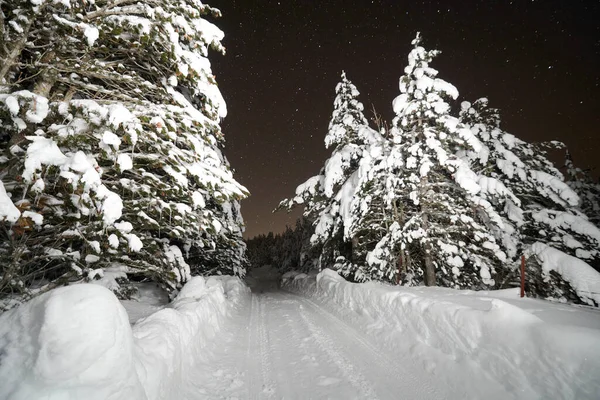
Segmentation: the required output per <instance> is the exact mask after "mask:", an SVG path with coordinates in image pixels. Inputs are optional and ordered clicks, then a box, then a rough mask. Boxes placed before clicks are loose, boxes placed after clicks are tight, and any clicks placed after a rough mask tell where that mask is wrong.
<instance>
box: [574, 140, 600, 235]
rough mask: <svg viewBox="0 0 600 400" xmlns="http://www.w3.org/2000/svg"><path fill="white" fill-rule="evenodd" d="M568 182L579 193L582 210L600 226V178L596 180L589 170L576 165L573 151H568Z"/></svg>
mask: <svg viewBox="0 0 600 400" xmlns="http://www.w3.org/2000/svg"><path fill="white" fill-rule="evenodd" d="M565 156H566V160H565V167H566V169H567V184H568V185H569V187H571V189H573V190H574V191H575V193H577V194H578V195H579V198H580V199H581V205H580V206H581V211H583V213H584V214H585V215H587V217H588V218H589V220H590V222H591V223H593V224H594V225H596V227H597V228H600V180H596V181H594V179H593V178H592V176H591V175H590V173H589V171H585V170H582V169H581V168H578V167H575V164H573V158H572V157H571V153H570V152H569V151H568V150H567V151H566V155H565Z"/></svg>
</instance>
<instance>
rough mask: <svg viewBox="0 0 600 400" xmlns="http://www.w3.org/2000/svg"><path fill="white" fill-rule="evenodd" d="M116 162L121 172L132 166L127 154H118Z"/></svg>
mask: <svg viewBox="0 0 600 400" xmlns="http://www.w3.org/2000/svg"><path fill="white" fill-rule="evenodd" d="M117 164H118V165H119V169H120V170H121V172H123V171H127V170H128V169H131V168H133V162H132V161H131V157H129V154H125V153H121V154H119V156H118V157H117Z"/></svg>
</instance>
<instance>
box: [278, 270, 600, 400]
mask: <svg viewBox="0 0 600 400" xmlns="http://www.w3.org/2000/svg"><path fill="white" fill-rule="evenodd" d="M286 278H287V279H284V287H285V288H286V289H289V290H292V291H295V292H300V293H302V294H305V295H308V296H312V297H316V298H319V299H321V300H323V301H325V303H328V302H333V303H335V304H336V305H337V306H340V307H342V310H345V312H346V315H347V316H349V318H352V319H354V320H356V319H358V320H359V323H361V324H362V325H364V328H365V331H367V332H368V336H369V337H373V338H374V341H375V342H377V343H378V344H379V345H380V346H382V348H383V349H385V351H387V352H391V354H394V355H395V356H396V357H398V358H402V357H403V355H404V356H406V357H410V358H412V359H417V360H420V361H421V362H422V364H423V365H422V367H423V368H425V369H427V370H428V371H430V372H431V373H432V374H434V375H436V377H437V378H438V379H441V380H444V379H446V382H445V383H446V384H447V385H448V386H449V390H450V389H452V390H451V391H456V390H459V391H464V393H465V398H483V397H482V396H486V398H528V399H542V398H543V399H557V398H564V399H573V398H577V399H598V398H600V380H598V376H600V331H599V330H598V329H590V328H586V327H583V326H574V325H569V322H570V321H569V320H568V318H565V319H564V320H563V321H560V320H559V321H556V320H555V321H553V322H551V323H550V322H546V321H544V320H542V319H541V318H540V317H538V316H536V315H535V314H534V313H533V312H530V311H527V310H525V309H523V308H521V307H517V306H515V305H513V304H511V302H509V301H508V300H506V301H505V300H503V299H498V298H492V297H485V294H483V295H482V294H481V292H470V291H458V290H450V289H442V288H401V287H392V286H385V285H381V284H377V283H366V284H352V283H348V282H346V281H345V280H344V279H343V278H341V277H340V276H339V275H338V274H337V273H336V272H334V271H331V270H324V271H323V272H321V273H320V274H319V275H317V277H316V279H315V278H314V277H306V278H305V279H298V275H293V274H288V275H287V276H286ZM515 298H516V296H515ZM523 300H524V301H530V302H531V301H534V300H532V299H523ZM536 301H539V300H536ZM541 303H542V302H541V301H540V303H536V305H537V306H538V308H539V304H541ZM543 303H545V304H551V303H548V302H543ZM528 304H529V303H528ZM556 307H565V306H564V305H557V306H556ZM579 310H581V309H578V308H575V307H571V308H570V310H569V311H568V312H566V313H565V315H568V314H571V315H572V313H574V312H578V311H579ZM582 312H585V313H587V312H589V314H585V317H586V318H589V317H590V316H591V317H592V318H596V319H598V320H600V313H598V312H591V311H589V310H585V311H582ZM582 325H583V324H582ZM598 326H600V324H598ZM447 371H457V374H458V375H460V374H462V375H463V376H464V379H457V374H446V372H447ZM482 371H483V374H484V375H485V376H487V377H489V378H490V380H491V381H492V382H495V384H494V385H492V386H487V387H485V386H484V385H483V386H482V385H481V383H479V384H478V382H474V381H475V380H476V379H473V376H478V375H481V373H482ZM446 376H450V378H446ZM496 386H497V387H496ZM507 394H508V396H507Z"/></svg>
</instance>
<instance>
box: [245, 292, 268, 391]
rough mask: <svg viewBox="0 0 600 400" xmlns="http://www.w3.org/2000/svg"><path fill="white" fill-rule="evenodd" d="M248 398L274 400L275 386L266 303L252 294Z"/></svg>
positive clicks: (248, 351)
mask: <svg viewBox="0 0 600 400" xmlns="http://www.w3.org/2000/svg"><path fill="white" fill-rule="evenodd" d="M248 329H249V331H250V333H249V335H248V350H247V356H246V357H247V362H246V364H247V371H248V383H247V386H248V398H249V399H272V398H273V396H274V394H275V386H274V385H273V381H272V377H271V374H272V371H271V363H270V359H269V354H268V337H267V333H266V328H265V311H264V302H263V301H261V300H260V298H259V296H258V295H257V294H254V293H253V294H252V302H251V310H250V320H249V321H248Z"/></svg>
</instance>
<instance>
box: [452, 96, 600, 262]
mask: <svg viewBox="0 0 600 400" xmlns="http://www.w3.org/2000/svg"><path fill="white" fill-rule="evenodd" d="M461 120H462V121H463V122H464V123H466V124H467V125H468V126H469V127H470V129H471V131H472V132H473V134H474V135H475V136H477V138H479V140H480V141H481V143H482V147H481V149H480V150H479V151H477V152H471V153H469V154H467V158H469V159H470V160H471V165H472V167H473V169H475V170H476V171H477V173H479V174H485V175H486V177H480V183H481V187H482V192H481V194H482V196H483V197H485V198H486V199H487V200H488V201H490V202H491V203H492V204H494V208H495V209H496V210H498V213H499V214H500V215H501V216H502V218H503V221H504V229H503V230H502V231H500V232H499V233H500V235H499V238H500V240H501V242H502V243H503V245H504V248H505V249H506V252H507V254H508V255H509V257H510V259H512V260H513V261H515V262H516V261H517V260H518V259H519V258H520V256H521V255H522V254H524V253H526V252H527V251H528V250H529V248H530V246H532V245H533V244H534V243H536V242H541V243H544V244H547V245H550V246H552V247H553V248H555V249H558V250H560V251H562V252H564V253H567V254H569V255H571V256H574V257H577V258H580V259H582V260H584V261H586V262H587V263H588V264H590V265H592V266H594V267H595V268H596V269H597V270H598V269H599V267H600V250H599V249H600V230H599V229H598V228H597V227H595V226H594V225H593V224H592V223H591V222H590V221H589V220H588V218H587V217H586V216H585V215H584V214H583V213H582V212H581V210H580V198H579V196H577V193H575V191H574V190H572V189H571V188H570V187H569V185H567V183H566V182H565V181H564V177H563V175H562V174H561V173H560V171H559V170H558V169H557V168H556V167H554V165H553V163H552V162H551V161H550V160H549V159H548V157H547V152H546V149H547V148H557V147H559V148H560V147H563V145H562V143H558V142H550V143H541V144H536V143H528V142H525V141H523V140H521V139H518V138H516V137H515V136H514V135H512V134H509V133H507V132H504V131H503V130H502V129H500V117H499V113H498V111H497V110H496V109H492V108H490V107H488V101H487V99H479V100H477V101H475V102H473V104H470V103H468V102H464V103H463V104H462V111H461ZM507 193H508V194H509V195H508V196H507Z"/></svg>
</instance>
